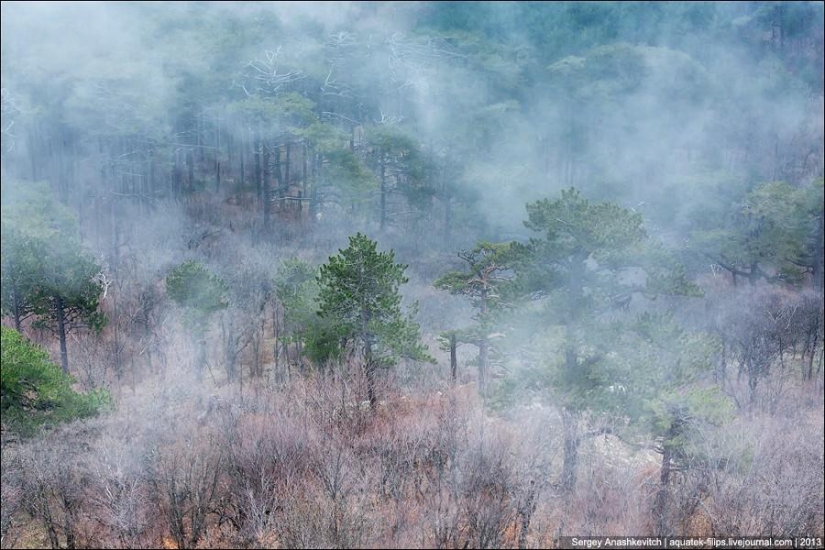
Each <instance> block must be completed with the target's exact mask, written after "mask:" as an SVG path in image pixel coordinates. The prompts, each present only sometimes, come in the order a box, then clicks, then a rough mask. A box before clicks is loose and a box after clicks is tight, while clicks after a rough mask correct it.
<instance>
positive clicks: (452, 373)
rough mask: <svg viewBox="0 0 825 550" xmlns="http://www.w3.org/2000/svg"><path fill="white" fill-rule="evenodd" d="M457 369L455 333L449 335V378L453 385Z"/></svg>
mask: <svg viewBox="0 0 825 550" xmlns="http://www.w3.org/2000/svg"><path fill="white" fill-rule="evenodd" d="M457 369H458V361H457V360H456V337H455V332H452V333H450V377H451V378H452V381H453V384H455V382H456V371H457Z"/></svg>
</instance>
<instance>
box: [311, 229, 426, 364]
mask: <svg viewBox="0 0 825 550" xmlns="http://www.w3.org/2000/svg"><path fill="white" fill-rule="evenodd" d="M377 247H378V243H376V242H375V241H373V240H370V239H369V238H368V237H367V236H366V235H363V234H362V233H357V234H355V235H353V236H351V237H350V238H349V246H348V247H347V248H345V249H343V250H339V253H338V255H336V256H332V257H330V258H329V260H328V261H327V263H326V264H324V265H322V266H321V268H320V271H319V274H318V277H317V282H318V286H319V289H320V290H319V294H318V303H319V309H318V315H319V317H321V319H325V320H329V321H330V322H332V323H333V325H334V331H335V332H336V334H337V341H338V344H337V346H335V347H338V349H339V350H340V349H341V348H342V347H345V346H347V345H352V346H355V347H356V348H360V349H361V350H362V353H363V354H365V360H366V361H368V362H372V363H374V365H375V366H390V365H392V364H394V363H395V362H396V361H397V360H398V359H401V358H410V359H417V360H424V361H430V360H431V358H430V357H429V355H428V354H427V351H426V347H425V346H424V345H423V344H422V343H421V342H420V340H419V328H418V324H417V323H415V322H414V321H413V319H412V315H411V314H410V313H406V314H405V313H404V311H403V310H402V307H401V298H402V297H401V293H400V292H399V289H400V287H401V285H403V284H405V283H407V282H408V279H407V277H406V276H405V275H404V271H405V270H406V268H407V266H405V265H402V264H397V263H395V253H394V252H393V251H389V252H378V249H377ZM411 309H412V310H413V311H414V307H413V308H411ZM330 340H331V339H330V338H329V337H327V338H325V341H327V342H330ZM330 347H333V346H330Z"/></svg>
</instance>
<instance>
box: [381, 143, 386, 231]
mask: <svg viewBox="0 0 825 550" xmlns="http://www.w3.org/2000/svg"><path fill="white" fill-rule="evenodd" d="M386 223H387V163H386V160H385V158H384V152H383V151H381V225H380V228H381V230H382V231H383V230H384V226H385V225H386Z"/></svg>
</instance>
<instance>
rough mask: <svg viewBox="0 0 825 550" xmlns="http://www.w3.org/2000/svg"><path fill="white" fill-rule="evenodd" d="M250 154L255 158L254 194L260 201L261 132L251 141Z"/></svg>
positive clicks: (261, 190) (261, 188) (261, 194)
mask: <svg viewBox="0 0 825 550" xmlns="http://www.w3.org/2000/svg"><path fill="white" fill-rule="evenodd" d="M252 149H253V151H252V156H253V157H254V159H255V194H256V195H257V197H258V201H262V196H263V185H262V184H261V132H260V130H258V133H257V134H255V137H254V138H253V142H252Z"/></svg>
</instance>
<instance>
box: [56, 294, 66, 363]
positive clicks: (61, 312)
mask: <svg viewBox="0 0 825 550" xmlns="http://www.w3.org/2000/svg"><path fill="white" fill-rule="evenodd" d="M54 312H55V315H56V316H57V334H58V336H59V337H60V366H61V367H62V369H63V372H64V373H66V374H69V352H68V350H67V348H66V311H65V305H64V303H63V298H60V297H58V298H57V299H56V300H55V304H54Z"/></svg>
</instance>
